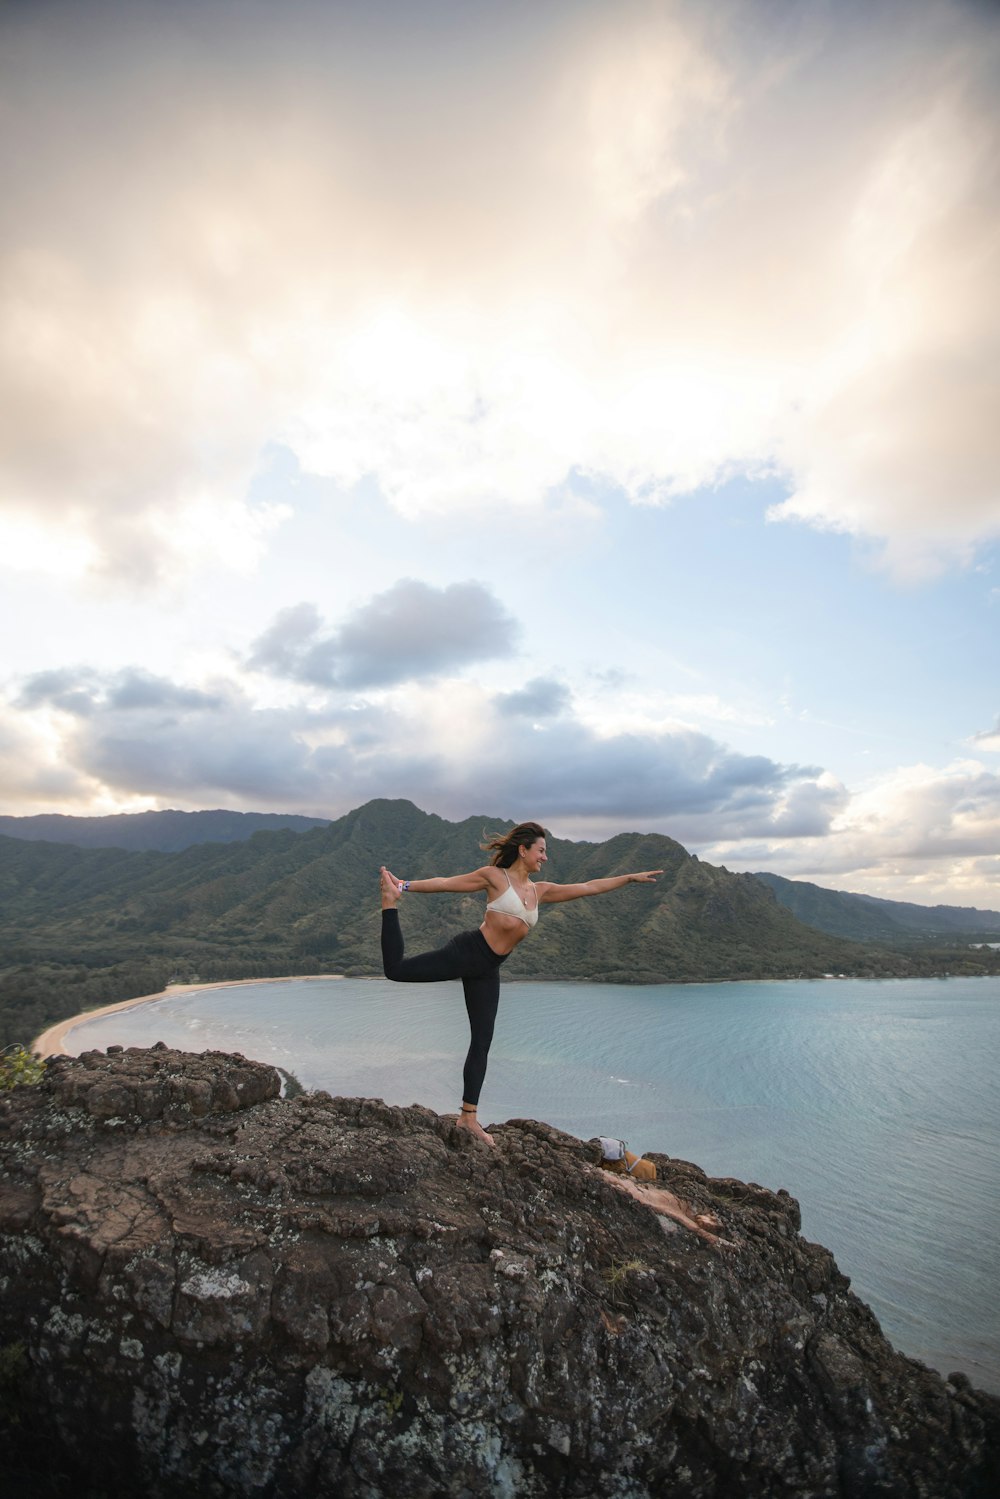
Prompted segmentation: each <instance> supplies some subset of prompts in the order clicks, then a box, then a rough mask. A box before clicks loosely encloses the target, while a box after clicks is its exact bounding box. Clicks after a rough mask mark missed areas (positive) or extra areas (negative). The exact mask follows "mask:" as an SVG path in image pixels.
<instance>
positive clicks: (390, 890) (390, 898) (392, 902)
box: [379, 864, 399, 911]
mask: <svg viewBox="0 0 1000 1499" xmlns="http://www.w3.org/2000/svg"><path fill="white" fill-rule="evenodd" d="M379 885H380V887H381V890H382V910H383V911H391V910H392V908H393V906H398V905H399V886H398V885H397V884H396V881H395V880H394V879H393V877H392V875H391V874H390V873H389V871H388V870H387V869H386V867H385V865H384V864H383V865H382V868H381V869H380V870H379Z"/></svg>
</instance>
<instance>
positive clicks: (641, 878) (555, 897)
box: [535, 869, 663, 906]
mask: <svg viewBox="0 0 1000 1499" xmlns="http://www.w3.org/2000/svg"><path fill="white" fill-rule="evenodd" d="M662 873H663V870H662V869H642V870H639V871H638V872H637V873H636V874H612V875H608V877H607V878H606V879H603V880H585V881H584V882H583V884H580V885H557V884H555V883H554V882H553V881H551V880H537V881H536V882H535V889H536V890H537V891H538V903H539V905H544V906H551V905H556V904H558V902H559V901H563V900H583V899H584V897H586V896H588V895H607V894H608V892H609V891H611V890H620V889H621V888H622V886H623V885H654V884H655V883H656V876H657V875H658V874H662Z"/></svg>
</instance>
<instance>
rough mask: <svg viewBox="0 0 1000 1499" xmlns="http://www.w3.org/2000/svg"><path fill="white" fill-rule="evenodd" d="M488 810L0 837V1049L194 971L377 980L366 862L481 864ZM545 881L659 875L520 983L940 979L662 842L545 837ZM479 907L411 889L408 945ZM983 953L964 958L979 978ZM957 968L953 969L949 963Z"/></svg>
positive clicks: (523, 974) (566, 919)
mask: <svg viewBox="0 0 1000 1499" xmlns="http://www.w3.org/2000/svg"><path fill="white" fill-rule="evenodd" d="M503 826H509V824H504V823H502V822H500V821H499V820H497V819H492V818H489V817H487V816H483V817H473V818H468V819H466V820H465V821H464V822H461V823H452V822H447V821H445V820H444V819H443V818H440V817H436V816H433V815H429V814H427V813H424V812H421V811H420V810H418V808H417V807H415V806H413V804H412V803H411V802H407V801H383V800H379V801H372V802H369V803H368V804H367V805H365V806H363V807H360V808H358V809H357V810H356V811H353V812H351V813H349V814H348V815H347V816H346V817H342V818H340V819H338V820H337V821H336V822H333V823H330V824H328V825H326V826H320V827H317V828H314V829H312V830H310V831H308V832H305V833H294V832H288V831H285V832H274V833H257V834H255V835H254V836H253V837H252V838H250V839H249V840H247V841H243V842H237V843H227V844H221V843H209V844H198V845H195V846H192V847H190V848H187V849H185V850H183V851H182V852H180V853H176V854H166V853H157V852H146V853H130V852H126V851H123V850H121V849H81V848H74V847H71V846H69V845H65V844H46V843H32V842H25V841H22V840H17V839H10V838H0V944H2V952H3V959H2V970H0V1038H2V1041H3V1042H6V1041H10V1040H22V1041H23V1040H30V1039H31V1038H32V1037H33V1036H35V1035H36V1034H37V1033H38V1032H39V1031H40V1030H41V1029H43V1028H44V1026H45V1025H47V1024H50V1023H51V1022H53V1021H55V1020H58V1019H61V1018H63V1017H64V1016H68V1015H72V1014H75V1013H77V1011H79V1010H80V1009H82V1008H87V1007H90V1006H93V1005H98V1004H103V1003H108V1002H110V1001H112V1000H117V999H126V998H130V997H132V996H134V995H137V994H144V993H150V992H153V991H155V990H157V989H159V988H161V987H162V986H163V985H164V984H165V983H166V982H167V981H168V980H169V979H170V978H178V979H181V980H188V979H191V978H194V977H197V978H198V979H201V980H211V979H222V978H249V977H267V976H277V975H280V974H286V973H288V974H293V973H316V972H340V973H347V974H352V975H355V974H356V975H364V974H375V973H378V972H379V971H380V969H379V952H378V932H379V901H378V869H379V865H380V864H382V863H386V864H388V865H389V867H390V868H391V869H393V870H394V871H395V872H396V873H397V874H399V875H401V876H403V877H406V876H410V877H418V876H421V875H425V876H426V875H431V874H447V873H458V872H460V871H462V870H466V869H470V868H472V867H474V866H475V865H476V864H477V863H479V862H482V860H483V855H482V854H481V853H480V851H479V843H480V841H481V838H482V834H483V831H484V829H495V828H497V827H503ZM549 852H550V861H549V864H548V867H547V869H546V874H547V875H548V877H550V878H552V879H555V880H558V881H561V882H567V883H568V882H573V881H577V880H587V879H591V878H595V877H598V876H600V875H607V874H615V873H621V872H625V871H628V870H635V869H644V868H657V867H662V868H663V870H664V876H663V878H662V880H661V881H659V882H658V883H657V884H656V885H655V886H634V887H630V888H627V889H623V890H620V891H617V892H615V893H613V894H611V895H607V896H604V897H602V898H600V899H597V900H584V901H576V902H572V903H569V904H566V905H561V906H555V907H551V908H550V909H548V910H547V911H546V912H545V913H544V914H543V917H542V920H541V922H540V923H539V926H538V928H537V929H536V930H535V931H534V932H533V933H532V936H531V939H530V941H528V942H526V943H524V944H522V946H521V947H519V948H518V950H517V952H516V953H515V954H514V956H513V957H512V958H511V960H510V962H509V964H508V965H507V968H506V969H505V977H506V978H507V980H508V981H511V980H517V979H518V978H521V979H526V978H551V979H574V980H583V979H589V980H596V981H601V982H617V983H633V982H634V983H652V982H668V981H689V980H695V979H745V978H767V977H774V978H782V977H792V976H798V975H804V976H817V975H820V974H823V973H826V972H835V973H848V974H864V975H872V976H876V975H885V976H888V975H894V974H908V973H921V972H935V971H939V969H938V968H935V967H934V966H933V963H932V962H930V961H928V960H924V959H920V960H918V959H914V958H912V957H907V956H904V955H901V954H898V953H893V952H889V951H887V950H885V949H881V948H878V947H875V946H871V945H869V946H867V947H866V946H862V945H858V944H852V943H846V942H843V941H841V940H839V939H837V938H833V937H830V936H827V935H825V934H823V933H821V932H817V931H814V930H811V929H810V928H809V927H806V926H804V925H802V924H801V923H800V922H798V921H796V919H795V918H794V917H793V916H792V915H791V913H790V912H788V911H787V910H785V909H784V908H783V907H782V906H781V905H779V904H778V902H777V901H776V900H775V899H774V897H773V895H772V894H771V892H770V891H769V890H767V889H766V888H765V886H764V885H763V884H762V883H761V882H760V881H759V880H758V879H756V878H755V877H754V876H753V875H737V874H730V873H729V872H728V871H727V870H725V869H719V868H715V867H714V866H712V865H710V864H706V863H702V862H700V861H699V860H698V859H697V858H694V857H692V856H691V855H689V854H688V853H686V852H685V850H684V849H683V848H682V847H681V845H680V844H679V843H675V842H674V841H673V840H672V839H670V838H665V837H663V836H661V835H659V834H646V835H643V834H638V833H627V834H621V835H620V836H618V837H616V838H612V839H610V840H609V841H608V842H606V843H601V844H594V843H570V842H567V841H563V840H561V839H551V840H550V841H549ZM482 906H483V901H482V897H481V896H475V897H474V896H466V897H457V896H417V895H411V896H409V897H406V898H405V899H404V902H403V910H402V919H403V924H404V931H405V933H406V936H407V940H408V942H410V943H412V944H413V945H414V946H416V945H421V946H426V945H437V944H439V943H441V942H443V941H444V940H446V939H447V937H448V936H449V935H450V934H451V933H453V932H454V931H456V930H458V929H460V928H462V927H470V926H474V925H477V924H478V923H479V921H480V920H481V919H482ZM994 957H995V955H994V954H990V953H986V954H983V955H979V954H972V953H970V954H969V955H968V959H967V962H968V965H969V966H968V968H967V969H966V970H963V971H973V972H981V971H986V969H987V968H988V966H989V964H990V961H991V960H992V959H993V958H994ZM953 971H958V970H953Z"/></svg>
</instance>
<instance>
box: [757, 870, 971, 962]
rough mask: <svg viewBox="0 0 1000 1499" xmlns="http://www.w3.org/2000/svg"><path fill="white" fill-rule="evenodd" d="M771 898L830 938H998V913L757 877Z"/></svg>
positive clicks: (778, 877)
mask: <svg viewBox="0 0 1000 1499" xmlns="http://www.w3.org/2000/svg"><path fill="white" fill-rule="evenodd" d="M754 878H755V879H758V880H761V881H762V882H763V883H764V884H765V885H767V886H768V888H769V889H770V890H773V892H774V895H775V898H776V899H777V900H778V901H779V902H780V904H781V905H783V906H784V907H785V909H786V910H788V911H791V913H792V915H793V916H795V917H797V918H798V920H799V921H802V922H805V924H806V926H811V927H814V928H815V929H816V930H817V931H820V932H826V933H828V935H830V936H832V937H846V938H848V939H849V940H850V941H854V942H891V943H894V944H895V943H905V944H907V945H909V944H910V943H912V942H913V941H914V940H918V941H919V940H924V941H941V940H957V939H961V940H964V941H976V940H978V941H990V940H993V939H997V938H1000V912H998V911H981V910H978V909H976V907H974V906H944V905H937V906H921V905H918V904H916V902H912V901H902V900H884V899H882V898H881V897H880V896H877V895H861V894H856V893H854V892H852V891H851V892H849V891H846V890H827V889H826V888H825V887H824V886H822V885H813V884H810V883H809V881H808V880H788V879H785V878H784V877H783V876H782V875H779V874H765V873H757V874H755V875H754Z"/></svg>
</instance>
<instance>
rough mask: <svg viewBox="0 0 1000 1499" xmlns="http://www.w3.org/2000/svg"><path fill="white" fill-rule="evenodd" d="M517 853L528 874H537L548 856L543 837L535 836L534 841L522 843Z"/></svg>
mask: <svg viewBox="0 0 1000 1499" xmlns="http://www.w3.org/2000/svg"><path fill="white" fill-rule="evenodd" d="M518 853H519V854H520V856H521V859H522V861H523V863H524V865H525V867H526V869H527V871H528V873H529V874H537V873H538V871H539V870H540V869H541V867H542V865H543V864H544V863H545V862H546V860H547V859H548V857H549V856H548V854H547V853H546V852H545V839H544V838H536V839H535V841H534V843H528V844H525V843H522V844H521V846H520V848H519V849H518Z"/></svg>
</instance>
